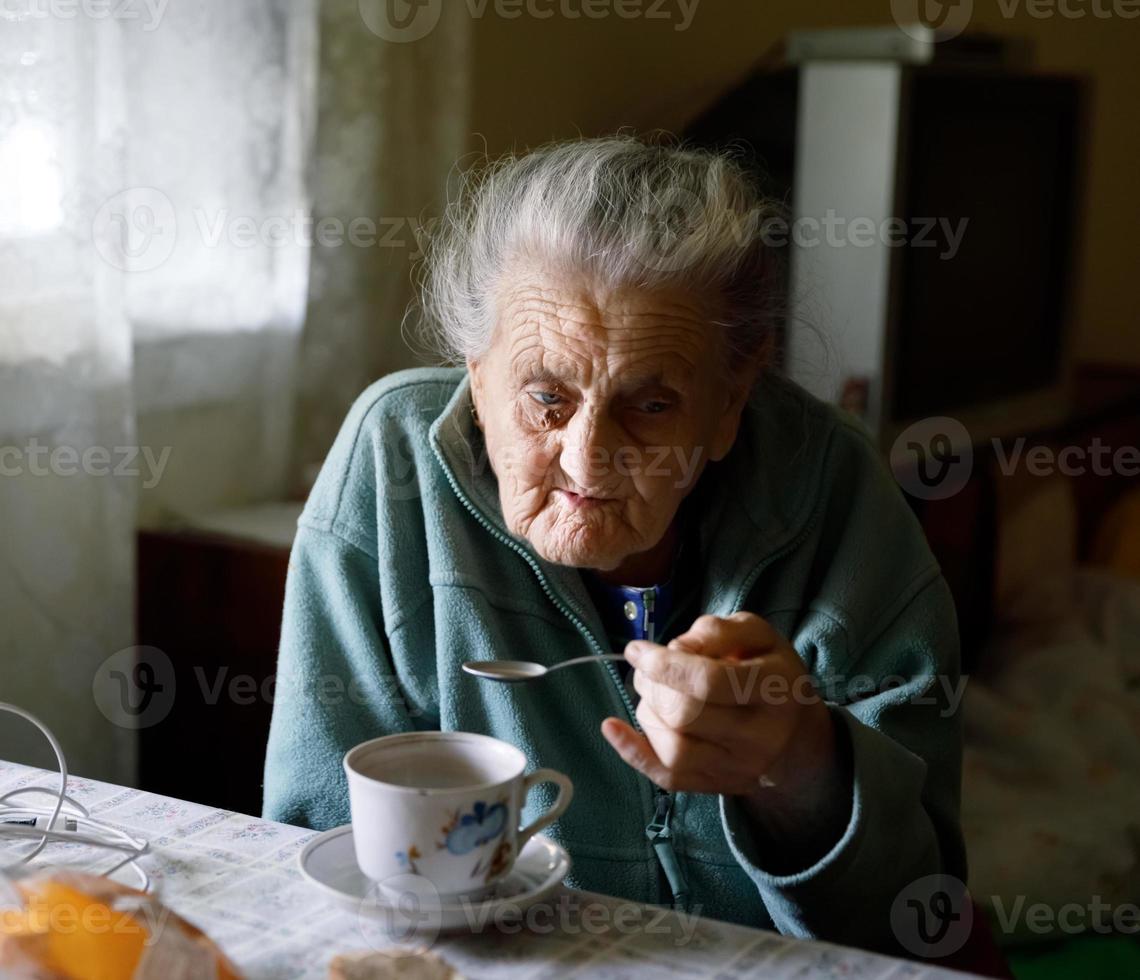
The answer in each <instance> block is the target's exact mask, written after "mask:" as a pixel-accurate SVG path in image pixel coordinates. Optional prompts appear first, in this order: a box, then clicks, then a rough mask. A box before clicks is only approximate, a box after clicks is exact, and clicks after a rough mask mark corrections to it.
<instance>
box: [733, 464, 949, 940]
mask: <svg viewBox="0 0 1140 980" xmlns="http://www.w3.org/2000/svg"><path fill="white" fill-rule="evenodd" d="M850 445H851V444H850V442H848V449H850ZM853 455H854V456H855V457H856V459H857V463H856V465H855V467H854V469H855V470H856V473H855V474H854V475H853V476H852V478H851V481H850V482H846V481H843V483H841V487H842V486H843V485H844V483H845V485H846V487H849V488H850V489H849V490H845V491H842V492H839V493H837V494H836V495H835V500H836V501H837V503H836V505H835V507H836V508H838V509H841V513H840V515H839V516H840V517H841V519H836V515H835V514H834V513H833V514H832V515H831V516H830V519H828V520H825V523H829V524H831V525H832V527H835V528H839V529H840V530H837V531H836V532H835V533H834V536H833V537H832V539H831V541H830V542H827V541H824V542H822V543H821V545H820V554H821V555H826V556H827V558H826V561H824V562H823V564H824V565H826V566H827V567H825V568H823V569H822V570H821V572H820V582H821V587H820V589H819V591H818V592H817V593H816V594H815V595H813V596H811V597H810V598H809V600H808V601H807V603H806V606H807V610H806V611H805V613H804V615H803V618H802V620H801V624H800V628H799V629H798V630H797V631H796V633H795V635H794V636H792V637H790V639H792V641H793V644H794V645H795V646H796V649H797V651H798V652H799V653H800V656H801V658H802V659H803V660H804V661H805V663H806V664H807V665H808V669H809V671H810V672H811V673H812V674H813V675H814V676H815V678H816V681H817V683H818V684H819V685H820V688H821V693H822V694H823V696H824V698H825V700H826V701H827V702H828V704H829V707H830V710H831V711H832V713H833V716H834V718H835V720H836V722H837V724H839V725H841V726H842V729H841V734H844V733H845V734H846V736H847V738H846V741H847V744H848V746H849V748H850V760H851V765H852V776H853V789H852V794H851V808H850V813H849V816H848V819H847V823H846V827H845V829H844V831H843V833H842V835H841V836H840V838H839V840H838V841H837V842H836V843H835V845H834V846H833V847H832V848H831V849H830V851H828V852H827V853H826V854H825V855H824V856H823V857H822V858H821V859H820V860H818V861H817V862H816V863H815V864H814V865H813V866H812V867H807V868H804V869H802V870H800V871H798V872H796V873H791V874H785V873H780V874H774V873H770V872H769V871H768V870H766V869H765V867H764V858H763V855H764V853H766V852H767V849H766V848H765V847H764V846H763V845H764V844H765V842H764V841H762V840H758V839H757V838H756V837H755V836H754V833H755V831H754V829H753V827H752V826H751V824H750V822H749V821H748V819H747V815H746V811H745V809H744V807H743V806H742V805H741V803H740V801H739V800H736V799H734V798H726V797H722V798H721V816H722V821H723V825H724V829H725V833H726V836H727V838H728V842H729V846H730V848H731V849H732V851H733V853H734V855H735V856H736V858H737V860H738V862H739V863H740V865H741V866H742V867H743V868H744V870H745V871H746V872H747V874H748V875H749V877H751V878H752V880H753V882H754V883H755V885H756V887H757V889H758V890H759V892H760V896H761V898H762V900H763V902H764V904H765V906H766V908H767V909H768V911H769V913H770V915H771V916H772V919H773V921H774V923H775V925H776V927H777V928H778V929H779V930H780V931H781V932H782V933H786V934H789V935H796V936H804V937H809V936H810V937H818V938H823V939H827V940H830V941H833V942H839V943H847V944H852V945H859V946H866V947H878V948H882V949H897V943H896V940H897V939H898V938H899V937H895V936H893V933H892V931H891V922H890V913H891V906H892V904H893V903H894V900H895V898H896V897H897V896H898V895H899V893H900V892H901V891H902V890H903V889H904V888H906V887H907V886H908V885H909V884H911V883H912V882H914V881H916V880H917V879H920V878H923V877H925V876H927V875H934V874H943V875H951V876H954V877H956V878H958V879H959V880H960V881H962V882H964V881H965V877H966V859H965V848H964V845H963V841H962V834H961V829H960V826H959V801H960V791H961V762H962V732H961V719H960V715H959V711H958V708H959V703H960V700H961V695H962V687H961V680H960V668H959V640H958V627H957V617H956V614H955V610H954V603H953V599H952V597H951V595H950V590H949V588H948V586H947V584H946V581H945V579H944V578H943V577H942V574H941V572H940V570H939V568H938V566H937V564H936V562H935V561H934V559H933V556H931V554H930V552H929V548H928V547H927V545H926V542H925V538H924V537H923V534H922V530H921V528H920V527H919V525H918V522H917V521H916V520H915V519H914V517H913V515H912V514H911V513H910V509H909V507H908V506H907V504H906V502H905V500H904V499H903V497H902V495H901V493H900V492H899V490H898V487H897V486H896V485H895V484H894V481H893V480H892V478H891V477H890V474H889V472H888V471H886V469H885V467H883V466H882V465H881V464H880V462H879V460H878V458H877V456H875V455H874V451H873V450H871V449H870V448H869V447H865V446H863V447H859V448H858V449H857V451H856V452H855V453H854V454H853ZM850 461H851V456H850V455H849V456H848V462H850ZM838 468H839V469H840V472H842V471H843V470H844V469H845V467H844V466H843V465H842V463H840V464H839V467H838ZM850 472H851V471H850V470H848V473H850ZM853 610H861V611H862V613H863V615H860V616H856V615H853V614H852V611H853ZM869 613H871V614H873V615H868V614H869ZM768 853H770V852H768ZM780 870H781V872H783V870H784V869H783V868H781V869H780Z"/></svg>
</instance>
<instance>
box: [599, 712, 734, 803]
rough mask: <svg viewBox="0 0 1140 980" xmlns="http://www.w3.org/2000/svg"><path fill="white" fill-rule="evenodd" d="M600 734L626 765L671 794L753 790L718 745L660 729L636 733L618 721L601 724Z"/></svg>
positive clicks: (607, 720)
mask: <svg viewBox="0 0 1140 980" xmlns="http://www.w3.org/2000/svg"><path fill="white" fill-rule="evenodd" d="M602 734H603V735H604V736H605V738H606V741H608V742H609V743H610V745H612V746H613V748H614V751H616V752H617V754H618V755H619V756H621V758H622V760H623V761H624V762H625V763H626V764H627V765H629V766H631V767H632V768H634V769H636V770H637V771H638V772H640V773H642V774H643V775H645V776H647V777H648V778H649V779H650V780H651V781H652V782H654V783H655V784H656V785H658V786H660V787H661V788H662V789H665V790H669V791H670V792H674V791H676V792H689V793H728V794H730V795H731V794H733V793H741V792H745V791H747V790H749V789H755V785H754V784H755V777H754V776H751V775H750V774H749V773H748V771H747V769H746V768H743V767H742V766H738V765H737V764H736V763H737V760H736V759H735V758H734V757H733V756H731V755H730V754H729V753H727V751H726V750H724V749H723V748H721V747H719V746H714V745H711V744H709V743H704V742H702V741H700V740H699V739H695V738H693V737H691V736H681V735H678V734H677V733H675V732H671V731H665V730H660V729H652V728H651V729H647V731H646V732H645V733H642V732H638V731H636V730H634V728H633V727H632V726H630V725H628V724H626V723H625V722H624V721H619V720H618V719H617V718H607V719H606V720H605V721H604V722H602ZM663 756H664V757H663Z"/></svg>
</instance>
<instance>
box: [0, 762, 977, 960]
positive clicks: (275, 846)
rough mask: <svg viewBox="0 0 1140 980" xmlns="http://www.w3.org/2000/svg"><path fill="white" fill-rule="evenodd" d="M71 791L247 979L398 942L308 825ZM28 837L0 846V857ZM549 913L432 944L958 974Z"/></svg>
mask: <svg viewBox="0 0 1140 980" xmlns="http://www.w3.org/2000/svg"><path fill="white" fill-rule="evenodd" d="M30 785H39V786H47V787H54V786H56V785H58V776H56V774H54V773H50V772H44V771H43V770H39V769H32V768H28V767H26V766H20V765H16V764H14V763H6V762H2V761H0V794H2V793H5V792H9V791H11V790H14V789H17V788H20V787H23V786H30ZM68 792H69V793H70V794H71V795H72V796H73V797H74V798H75V799H77V800H79V801H80V802H81V803H83V805H84V806H86V807H87V808H88V809H89V810H90V811H91V814H92V816H93V817H95V818H97V819H99V820H102V821H105V822H107V823H111V824H113V825H115V826H118V827H122V828H123V829H125V830H127V831H129V832H131V833H132V834H135V835H138V836H142V837H145V838H147V839H149V840H150V842H151V851H152V853H150V854H148V855H147V856H146V857H144V858H143V859H142V860H141V863H142V864H143V866H144V867H145V868H146V870H147V871H148V873H149V874H150V875H151V877H152V879H153V880H154V882H155V885H156V887H157V888H158V889H159V893H160V894H161V896H162V898H163V901H165V902H166V904H167V905H169V906H170V907H171V908H172V909H174V911H176V912H177V913H178V914H179V915H181V916H183V917H184V918H186V919H187V920H189V921H190V922H192V923H194V924H195V925H197V926H199V927H200V928H202V929H203V930H205V931H206V933H207V934H208V935H209V936H211V938H213V939H214V940H215V942H217V943H218V944H219V945H220V946H221V947H222V948H223V949H224V950H225V951H226V953H227V954H229V956H230V957H231V958H232V959H233V961H234V962H235V963H236V964H237V966H238V967H239V968H240V969H241V970H242V971H243V972H244V973H245V975H246V976H247V977H249V978H250V980H258V978H266V980H269V978H298V980H309V978H314V980H315V978H323V977H325V976H326V975H327V966H328V961H329V960H330V959H331V958H332V957H333V956H334V955H336V954H337V953H344V952H350V951H353V950H368V949H378V948H384V947H387V946H391V945H393V941H392V939H391V937H390V936H387V935H385V934H384V933H383V931H382V928H381V927H380V925H379V924H378V922H377V921H376V920H375V919H373V918H371V917H369V916H361V915H357V914H354V913H353V912H352V911H349V910H345V909H343V908H342V907H340V906H338V905H335V904H334V903H331V902H329V901H328V900H326V899H325V898H324V897H323V896H322V895H321V894H320V893H319V892H317V891H316V889H314V888H313V887H312V886H310V885H309V884H308V883H307V882H306V881H305V880H304V879H303V878H302V877H301V874H300V872H299V871H298V870H297V866H296V860H297V855H298V853H299V852H300V850H301V848H302V847H303V846H304V845H305V844H306V843H307V842H308V841H310V840H311V839H312V838H313V837H315V836H316V834H315V833H314V832H313V831H308V830H303V829H301V828H298V827H291V826H288V825H286V824H280V823H274V822H272V821H269V820H261V819H259V818H257V817H251V816H246V815H243V814H240V813H234V812H232V811H229V810H219V809H216V808H214V807H210V806H203V805H201V804H198V803H190V802H187V801H185V800H178V799H174V798H172V797H167V796H158V795H155V794H152V793H145V792H142V791H140V790H136V789H128V788H125V787H122V786H114V785H111V784H109V783H101V782H97V781H95V780H90V779H83V778H78V777H72V778H71V779H70V780H69V782H68ZM27 846H28V845H27V844H26V843H24V844H21V845H17V844H14V843H11V842H9V841H0V864H7V863H10V862H9V861H8V860H6V859H5V857H6V855H7V854H10V853H12V852H14V851H16V850H18V849H20V848H27ZM46 856H48V857H50V859H51V860H52V861H53V862H55V863H56V864H66V865H68V866H80V867H83V866H86V867H90V868H92V869H94V870H97V869H98V868H100V867H107V866H109V865H110V863H111V859H109V858H108V857H105V856H94V855H93V854H92V852H90V851H87V850H86V849H84V848H76V847H73V846H63V847H54V848H51V847H49V849H48V851H47V852H46ZM43 857H44V856H43V855H41V858H40V859H37V861H36V862H34V863H35V864H37V865H39V864H42V863H44V862H43ZM131 878H133V876H130V877H124V878H123V880H124V881H125V882H127V883H131ZM544 909H545V912H544V914H541V915H538V916H535V917H533V918H532V919H531V921H530V924H529V925H527V924H526V923H525V922H524V923H516V924H514V925H509V926H504V927H502V928H499V929H496V928H494V927H493V925H490V924H488V925H487V926H486V927H485V928H484V929H483V930H482V931H479V932H476V933H473V934H463V935H460V936H440V937H438V938H436V939H435V940H434V942H433V943H432V944H431V945H432V947H433V948H434V950H435V951H436V952H437V953H439V954H440V955H442V956H443V957H444V958H445V959H447V960H448V961H449V962H450V963H451V964H452V966H453V967H455V968H456V969H457V970H459V971H460V972H461V973H463V974H464V975H465V976H466V977H469V978H471V980H478V978H483V977H487V978H491V977H493V978H495V980H524V978H528V977H541V978H542V980H556V978H562V977H571V976H572V977H576V978H590V977H594V978H605V980H627V978H628V980H633V978H637V980H657V978H661V980H667V978H696V977H716V978H718V980H733V978H736V977H744V976H752V975H763V976H764V977H767V978H792V977H836V978H838V977H843V978H847V980H863V978H865V980H871V978H887V977H892V978H896V977H897V978H902V977H908V978H924V980H925V978H929V980H939V978H945V980H951V978H962V977H963V976H965V974H962V973H958V972H955V971H950V970H944V969H938V968H934V967H926V966H923V965H921V964H917V963H911V962H907V961H904V960H895V959H891V958H889V957H885V956H878V955H874V954H870V953H865V952H862V951H859V950H853V949H846V948H843V947H839V946H833V945H830V944H827V943H816V942H804V941H799V940H793V939H789V938H786V937H784V936H780V935H778V934H776V933H772V932H765V931H762V930H759V929H748V928H745V927H743V926H737V925H732V924H729V923H724V922H718V921H716V920H713V919H703V918H700V917H698V916H682V915H678V914H677V913H673V912H666V911H664V910H662V909H657V908H654V907H652V906H645V905H635V904H633V903H629V902H624V901H621V900H619V899H614V898H610V897H608V896H602V895H594V894H590V893H586V892H577V891H572V890H570V889H562V891H561V892H560V894H559V895H558V896H557V898H556V899H554V900H552V902H551V903H548V904H547V905H545V906H544ZM403 945H409V946H415V945H423V943H422V942H420V941H414V940H413V941H408V942H405V943H403Z"/></svg>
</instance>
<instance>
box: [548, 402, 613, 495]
mask: <svg viewBox="0 0 1140 980" xmlns="http://www.w3.org/2000/svg"><path fill="white" fill-rule="evenodd" d="M619 444H620V434H619V433H618V428H617V426H615V425H613V424H612V423H611V422H609V421H608V420H607V419H606V418H605V416H604V415H602V414H601V413H598V412H591V411H585V412H583V411H579V412H577V413H575V416H574V417H573V418H572V419H571V420H570V422H569V424H568V425H567V427H566V429H565V438H564V441H563V443H562V454H561V459H560V463H561V467H562V471H563V472H564V473H565V474H566V475H567V476H568V477H570V478H571V479H572V480H574V482H575V483H577V484H578V485H579V487H581V488H583V489H586V490H599V489H604V488H605V487H608V486H611V485H612V484H613V482H614V458H615V456H616V454H617V451H618V449H619Z"/></svg>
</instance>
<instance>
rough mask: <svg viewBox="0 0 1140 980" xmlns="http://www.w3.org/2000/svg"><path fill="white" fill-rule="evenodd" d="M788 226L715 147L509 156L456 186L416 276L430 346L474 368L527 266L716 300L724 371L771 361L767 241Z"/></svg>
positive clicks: (774, 267)
mask: <svg viewBox="0 0 1140 980" xmlns="http://www.w3.org/2000/svg"><path fill="white" fill-rule="evenodd" d="M782 218H783V209H782V206H781V205H780V204H779V203H778V202H776V201H773V200H770V199H768V198H766V197H765V196H764V195H763V194H762V193H761V191H760V190H759V188H758V185H757V181H756V179H755V178H754V177H753V175H752V174H751V173H750V172H749V171H748V170H747V169H746V168H745V167H744V166H743V165H742V164H740V163H739V162H738V161H737V160H736V159H735V158H733V157H731V156H728V155H723V154H718V153H713V152H710V151H707V150H700V149H692V148H686V147H682V146H676V145H662V144H660V143H651V142H647V141H645V140H643V139H640V138H637V137H633V136H624V135H622V136H610V137H604V138H600V139H582V140H574V141H571V142H562V143H552V144H550V145H547V146H544V147H541V148H540V149H537V150H534V151H532V152H530V153H525V154H511V155H508V156H506V157H503V158H502V159H499V160H496V161H494V162H492V163H490V164H487V165H486V166H484V167H481V168H475V169H473V170H471V171H468V172H466V173H463V174H461V175H459V177H458V193H456V194H455V195H454V196H453V198H452V200H451V202H450V203H449V205H448V207H447V209H446V211H445V213H444V215H443V218H442V219H441V221H440V222H439V223H438V224H437V226H436V227H435V229H434V230H433V233H432V234H431V235H430V237H429V241H428V245H427V247H426V249H425V254H424V259H423V261H422V263H421V265H420V267H419V275H418V280H419V281H418V285H419V293H420V297H419V307H418V313H419V331H420V336H421V338H422V339H423V340H425V341H426V342H427V343H428V345H429V346H430V347H432V348H433V349H434V350H435V351H436V352H437V353H439V354H441V355H442V356H443V357H444V358H445V359H446V360H448V361H451V362H453V363H461V362H463V361H464V360H466V359H467V358H478V357H479V355H480V354H482V353H483V352H484V351H485V350H486V348H487V345H488V344H489V342H490V339H491V334H492V331H493V328H494V317H495V311H494V297H495V294H496V287H497V286H498V284H499V282H500V281H501V279H502V277H503V276H504V275H505V274H508V275H509V270H510V267H511V265H512V263H516V262H517V261H518V260H526V261H530V262H534V261H540V262H542V263H543V264H544V265H552V266H554V267H555V268H568V269H570V270H573V271H580V272H582V273H584V274H587V275H588V276H590V277H591V278H592V280H593V281H595V282H598V283H599V284H602V285H607V286H612V287H618V286H638V287H643V288H648V289H653V288H661V287H681V288H685V289H687V290H688V291H690V292H691V293H693V294H694V295H696V296H705V297H709V298H710V299H711V300H713V301H714V302H715V303H716V307H715V308H716V310H717V311H718V316H717V318H716V320H715V322H716V323H718V324H720V325H721V326H722V327H723V328H724V339H725V340H726V341H727V348H726V353H727V356H728V358H729V364H728V367H730V368H731V367H732V366H734V365H735V364H739V363H741V361H743V360H750V359H752V358H756V357H766V355H767V354H768V353H769V352H770V351H771V350H772V347H773V344H774V341H775V337H776V333H777V331H778V328H779V323H780V317H781V315H782V310H783V307H784V289H785V286H784V283H785V280H784V275H783V272H784V269H783V262H782V256H781V254H780V253H779V251H778V250H777V249H775V248H773V247H771V246H769V245H768V244H766V243H765V240H764V232H765V229H766V228H767V227H769V222H770V221H772V220H777V221H778V220H781V219H782ZM415 310H416V308H415V307H413V312H415Z"/></svg>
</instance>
